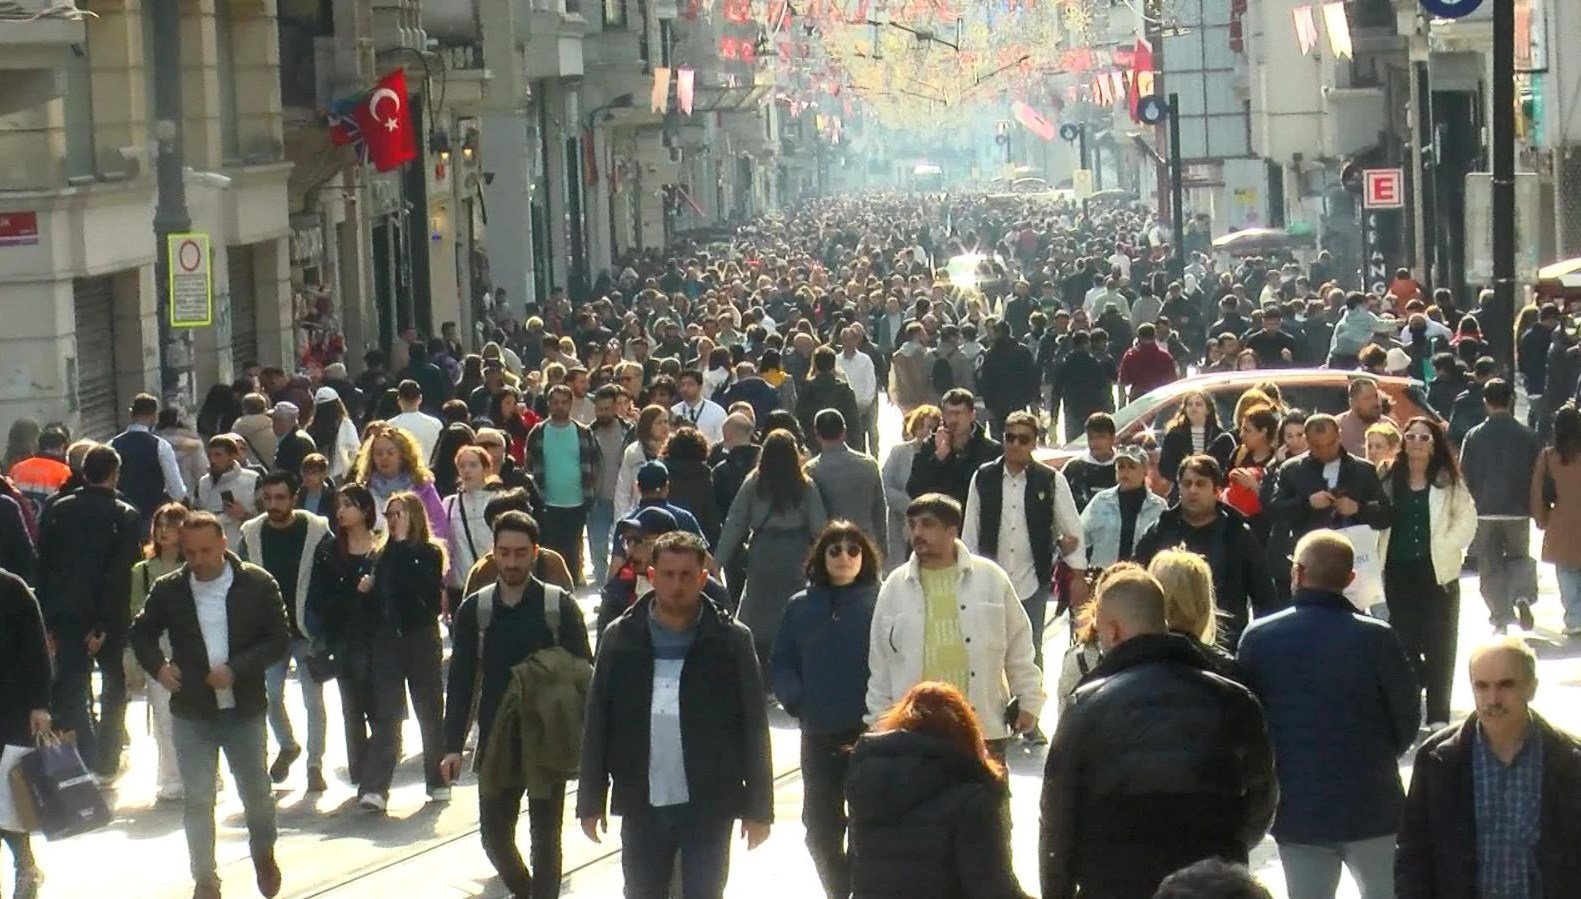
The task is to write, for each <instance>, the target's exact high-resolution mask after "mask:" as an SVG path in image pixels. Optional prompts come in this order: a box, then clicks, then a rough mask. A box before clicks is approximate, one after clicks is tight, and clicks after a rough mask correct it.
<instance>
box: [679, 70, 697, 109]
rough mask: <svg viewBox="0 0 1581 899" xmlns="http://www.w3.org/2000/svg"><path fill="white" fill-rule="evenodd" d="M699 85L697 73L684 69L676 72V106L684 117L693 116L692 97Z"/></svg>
mask: <svg viewBox="0 0 1581 899" xmlns="http://www.w3.org/2000/svg"><path fill="white" fill-rule="evenodd" d="M696 83H697V71H696V70H695V69H691V68H686V67H684V66H683V67H682V68H679V69H676V70H675V105H676V106H678V107H679V108H680V110H681V113H682V114H683V115H691V114H692V95H693V91H694V88H695V86H696Z"/></svg>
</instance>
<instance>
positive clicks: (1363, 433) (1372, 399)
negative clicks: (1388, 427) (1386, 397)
mask: <svg viewBox="0 0 1581 899" xmlns="http://www.w3.org/2000/svg"><path fill="white" fill-rule="evenodd" d="M1346 395H1347V396H1348V397H1349V401H1350V408H1349V409H1347V410H1345V411H1344V412H1342V413H1340V416H1339V441H1340V445H1342V446H1344V447H1345V451H1346V452H1348V453H1350V454H1352V455H1355V456H1364V455H1366V452H1367V429H1368V428H1370V427H1372V426H1373V425H1375V424H1377V423H1378V422H1379V420H1381V419H1382V418H1383V417H1384V414H1383V398H1382V397H1381V396H1380V395H1379V393H1378V382H1377V381H1374V380H1373V379H1372V378H1353V379H1351V382H1350V385H1349V386H1348V387H1347V389H1346Z"/></svg>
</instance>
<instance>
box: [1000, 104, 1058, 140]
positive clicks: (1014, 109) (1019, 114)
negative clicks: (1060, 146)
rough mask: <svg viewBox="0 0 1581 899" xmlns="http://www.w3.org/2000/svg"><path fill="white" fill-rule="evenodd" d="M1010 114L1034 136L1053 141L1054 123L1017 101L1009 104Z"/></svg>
mask: <svg viewBox="0 0 1581 899" xmlns="http://www.w3.org/2000/svg"><path fill="white" fill-rule="evenodd" d="M1010 114H1011V115H1012V116H1014V117H1015V120H1016V121H1018V122H1020V123H1021V125H1022V127H1024V128H1026V129H1027V130H1028V131H1030V132H1032V133H1033V134H1036V135H1037V136H1038V137H1041V138H1043V139H1044V140H1046V141H1052V140H1053V139H1054V135H1055V130H1054V123H1053V122H1050V121H1049V120H1048V119H1046V118H1044V117H1043V116H1042V115H1041V114H1039V113H1038V111H1037V110H1035V109H1033V108H1032V107H1030V106H1028V105H1027V104H1025V103H1023V102H1021V101H1020V100H1017V101H1015V102H1013V103H1011V104H1010Z"/></svg>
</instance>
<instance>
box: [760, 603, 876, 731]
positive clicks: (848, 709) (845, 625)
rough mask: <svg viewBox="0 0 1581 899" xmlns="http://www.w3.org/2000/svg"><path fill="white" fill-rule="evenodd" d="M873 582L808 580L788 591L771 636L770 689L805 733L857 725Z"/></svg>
mask: <svg viewBox="0 0 1581 899" xmlns="http://www.w3.org/2000/svg"><path fill="white" fill-rule="evenodd" d="M877 601H878V584H876V583H874V584H852V585H850V586H847V587H834V588H830V587H820V586H817V585H812V586H809V587H808V588H807V589H806V590H803V591H802V592H800V593H798V594H796V595H795V596H792V597H791V600H790V604H789V605H787V606H786V607H785V617H784V618H783V619H782V620H781V621H780V629H779V633H778V634H776V635H775V637H774V657H773V661H772V662H771V663H770V676H771V678H772V681H773V687H774V695H775V696H777V697H779V701H780V704H781V705H783V706H785V711H787V712H789V713H790V714H791V715H793V716H795V717H796V718H797V719H799V720H800V721H801V727H802V730H804V731H806V732H808V733H815V734H827V733H835V732H838V731H846V730H860V729H861V728H862V716H863V715H864V714H866V713H867V675H868V670H867V647H868V635H869V632H870V631H871V630H872V626H873V606H874V604H875V603H877Z"/></svg>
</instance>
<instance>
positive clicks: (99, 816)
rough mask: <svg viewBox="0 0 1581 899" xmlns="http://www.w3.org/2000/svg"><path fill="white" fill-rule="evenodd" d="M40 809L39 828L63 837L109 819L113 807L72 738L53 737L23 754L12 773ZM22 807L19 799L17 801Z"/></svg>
mask: <svg viewBox="0 0 1581 899" xmlns="http://www.w3.org/2000/svg"><path fill="white" fill-rule="evenodd" d="M11 786H12V789H13V790H16V789H19V788H20V789H21V790H22V791H24V792H25V794H26V796H27V801H28V802H30V803H31V804H32V807H33V808H34V809H35V810H36V811H37V812H38V828H37V829H38V831H39V832H41V833H43V834H44V836H46V837H48V838H49V839H51V840H60V839H64V838H66V837H72V836H76V835H78V834H83V833H88V832H90V831H94V830H98V829H100V828H102V827H105V826H107V825H109V823H110V807H109V805H107V804H106V803H105V801H104V794H102V793H100V792H99V784H98V782H97V781H96V780H94V777H93V775H92V774H90V773H89V772H88V766H87V765H85V764H83V761H82V755H81V754H79V753H78V752H77V747H76V745H74V744H73V743H71V742H62V741H51V742H47V743H45V744H44V745H42V746H39V747H38V748H37V749H36V750H34V751H33V752H30V753H28V754H27V755H25V756H23V757H22V760H21V762H20V763H19V764H18V765H17V766H16V768H15V769H14V770H13V771H12V774H11ZM18 805H19V807H20V805H21V804H20V803H18Z"/></svg>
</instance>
